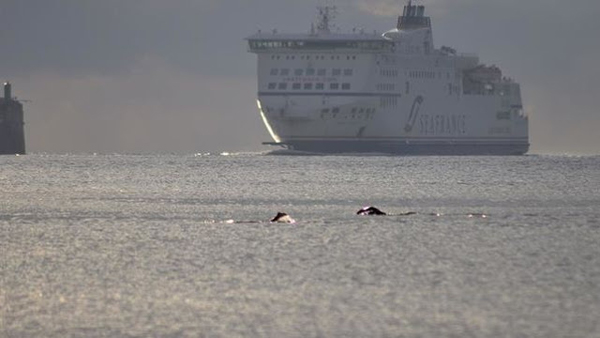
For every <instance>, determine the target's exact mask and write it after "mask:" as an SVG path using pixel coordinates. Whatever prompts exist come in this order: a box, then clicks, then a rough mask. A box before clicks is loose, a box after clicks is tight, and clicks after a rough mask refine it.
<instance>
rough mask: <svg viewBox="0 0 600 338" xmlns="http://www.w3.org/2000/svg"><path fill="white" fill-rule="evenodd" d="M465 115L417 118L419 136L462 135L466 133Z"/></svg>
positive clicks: (422, 116)
mask: <svg viewBox="0 0 600 338" xmlns="http://www.w3.org/2000/svg"><path fill="white" fill-rule="evenodd" d="M466 121H467V116H466V115H454V114H452V115H428V114H423V115H421V116H420V117H419V133H420V134H421V135H462V134H466V133H467V128H466V125H467V123H466Z"/></svg>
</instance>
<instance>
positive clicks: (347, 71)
mask: <svg viewBox="0 0 600 338" xmlns="http://www.w3.org/2000/svg"><path fill="white" fill-rule="evenodd" d="M352 73H353V70H352V69H344V75H345V76H352Z"/></svg>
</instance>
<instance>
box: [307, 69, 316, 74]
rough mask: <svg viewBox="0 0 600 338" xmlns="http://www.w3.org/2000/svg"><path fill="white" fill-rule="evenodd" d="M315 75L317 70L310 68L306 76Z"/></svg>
mask: <svg viewBox="0 0 600 338" xmlns="http://www.w3.org/2000/svg"><path fill="white" fill-rule="evenodd" d="M312 75H315V69H314V68H308V69H307V70H306V76H312Z"/></svg>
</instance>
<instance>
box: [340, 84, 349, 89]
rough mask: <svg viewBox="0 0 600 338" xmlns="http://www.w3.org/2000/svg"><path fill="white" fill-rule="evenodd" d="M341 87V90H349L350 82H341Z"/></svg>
mask: <svg viewBox="0 0 600 338" xmlns="http://www.w3.org/2000/svg"><path fill="white" fill-rule="evenodd" d="M342 89H343V90H350V84H349V83H342Z"/></svg>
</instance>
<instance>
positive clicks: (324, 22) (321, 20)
mask: <svg viewBox="0 0 600 338" xmlns="http://www.w3.org/2000/svg"><path fill="white" fill-rule="evenodd" d="M317 10H318V11H319V14H318V18H317V33H331V27H332V25H333V24H332V22H333V19H335V15H336V11H337V8H336V6H320V7H317Z"/></svg>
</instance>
